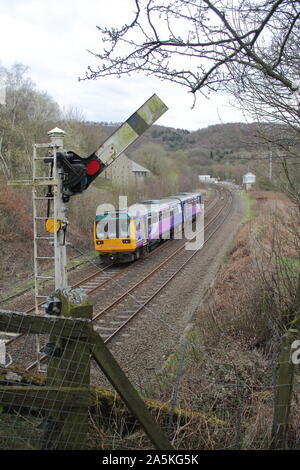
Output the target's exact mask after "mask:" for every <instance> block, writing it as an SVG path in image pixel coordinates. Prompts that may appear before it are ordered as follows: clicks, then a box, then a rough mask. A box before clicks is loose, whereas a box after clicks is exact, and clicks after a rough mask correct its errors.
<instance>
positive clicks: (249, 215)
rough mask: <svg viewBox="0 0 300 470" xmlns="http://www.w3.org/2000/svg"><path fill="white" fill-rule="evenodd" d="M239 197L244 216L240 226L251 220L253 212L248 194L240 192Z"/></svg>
mask: <svg viewBox="0 0 300 470" xmlns="http://www.w3.org/2000/svg"><path fill="white" fill-rule="evenodd" d="M241 197H242V199H243V201H244V203H245V215H244V217H243V219H242V224H244V223H246V222H249V220H251V219H252V218H253V210H252V205H253V203H254V201H253V200H252V199H251V198H250V196H249V193H247V191H244V190H243V191H241Z"/></svg>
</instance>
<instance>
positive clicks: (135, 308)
mask: <svg viewBox="0 0 300 470" xmlns="http://www.w3.org/2000/svg"><path fill="white" fill-rule="evenodd" d="M223 193H226V195H227V197H226V200H224V201H223V202H222V204H221V207H219V206H220V202H221V193H220V191H218V197H217V198H215V199H214V200H213V201H212V203H211V204H210V206H209V207H208V209H207V211H206V217H207V216H208V215H211V214H212V216H211V217H210V218H209V220H208V221H207V222H206V224H205V231H206V234H205V240H204V243H207V242H208V240H209V239H210V238H211V237H212V236H213V234H214V233H215V232H216V231H217V230H218V229H219V227H220V226H221V225H222V223H223V222H224V220H225V218H226V216H227V214H228V213H229V211H230V210H231V202H232V195H231V193H230V192H228V191H225V190H224V191H223ZM208 227H210V228H209V233H207V229H208ZM176 242H177V241H176ZM170 245H173V244H170ZM175 245H176V248H175V249H174V247H172V248H168V249H166V243H163V244H162V245H160V246H159V247H158V248H157V249H156V250H154V251H153V252H152V253H153V254H154V253H157V252H158V251H159V252H160V255H161V256H160V258H159V264H158V265H156V266H155V267H154V268H153V269H152V268H151V267H150V271H149V269H145V266H146V265H147V263H148V261H149V258H151V256H149V257H148V256H146V257H145V258H143V259H141V260H140V261H138V262H135V263H132V264H131V265H129V266H126V267H123V268H118V267H116V266H111V265H110V266H106V267H105V268H103V269H101V270H99V268H98V269H97V271H96V272H94V273H92V274H90V275H88V276H86V278H85V279H82V280H81V281H80V282H78V285H81V286H82V287H83V288H84V289H85V290H86V291H87V293H88V294H89V295H93V293H95V292H96V291H97V290H99V289H101V288H102V287H104V286H107V289H108V290H109V292H107V295H106V298H107V299H108V301H106V305H105V306H102V308H100V309H99V308H98V307H96V308H95V310H97V311H96V313H95V314H94V318H93V322H94V324H95V329H96V330H98V332H99V334H100V335H101V336H102V338H103V339H104V341H105V342H106V343H108V342H110V341H111V340H112V339H113V338H115V337H116V336H117V335H118V333H119V332H120V331H121V330H122V329H123V328H124V327H125V326H126V325H127V324H128V323H129V322H130V321H131V320H132V319H133V318H134V317H135V316H137V315H138V313H139V312H140V311H141V310H142V309H144V308H147V306H148V304H150V302H151V301H152V300H153V299H154V297H156V296H157V295H158V294H159V293H160V292H161V291H162V290H163V288H164V287H165V286H166V285H168V284H169V283H170V281H171V280H172V279H173V278H174V277H175V276H176V275H177V274H178V273H179V272H181V270H182V269H183V268H184V267H185V266H186V265H187V264H188V262H189V261H190V260H191V259H192V258H193V257H194V256H195V255H196V254H197V251H193V252H187V251H186V250H184V242H183V243H181V244H180V246H179V247H178V244H174V246H175ZM163 248H164V249H163ZM156 258H157V257H156ZM143 270H144V273H142V274H141V271H143ZM133 271H134V272H135V274H136V275H138V276H141V277H140V279H139V281H137V282H136V281H134V279H131V281H130V280H129V279H127V277H128V274H129V273H131V272H133ZM123 278H124V279H125V280H126V283H125V284H126V287H124V285H122V283H121V282H120V281H121V279H123ZM109 286H111V287H110V288H109ZM112 288H114V294H115V293H116V292H117V291H119V292H120V291H121V294H119V295H114V296H113V295H112V294H111V291H112ZM105 291H106V289H105ZM137 293H138V294H137ZM112 298H113V300H111V299H112ZM101 303H102V305H103V298H102V301H101ZM104 303H105V301H104ZM96 304H97V302H96ZM125 304H126V306H125ZM33 310H34V307H32V308H31V309H29V310H28V312H30V311H33ZM21 336H23V335H18V337H12V338H9V339H7V342H6V345H7V347H9V349H10V348H12V350H11V352H10V355H11V356H12V357H13V356H15V354H14V352H13V350H15V349H18V346H17V344H16V342H17V340H18V339H20V337H21ZM21 343H22V341H21ZM26 343H27V342H26ZM20 346H21V348H22V350H23V351H24V348H25V345H21V344H20ZM27 349H28V351H27V352H28V354H27V353H26V355H25V356H26V360H25V361H21V362H22V367H24V368H26V369H27V370H33V369H34V368H35V367H36V366H37V361H31V362H30V364H29V365H28V359H29V357H28V356H31V357H34V356H32V351H31V353H30V351H29V349H33V348H32V347H29V348H28V347H27ZM17 356H18V354H17ZM24 359H25V357H24ZM45 359H46V357H44V356H43V357H41V358H40V360H41V361H42V362H43V361H45ZM26 361H27V364H26ZM13 362H14V363H15V361H13Z"/></svg>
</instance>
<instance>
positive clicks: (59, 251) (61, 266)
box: [48, 127, 68, 289]
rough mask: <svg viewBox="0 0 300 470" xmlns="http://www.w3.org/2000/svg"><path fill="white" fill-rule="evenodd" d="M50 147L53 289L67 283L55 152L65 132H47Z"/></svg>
mask: <svg viewBox="0 0 300 470" xmlns="http://www.w3.org/2000/svg"><path fill="white" fill-rule="evenodd" d="M48 135H49V137H50V142H51V145H53V156H54V165H53V176H54V178H55V179H56V180H57V185H56V186H54V188H53V192H54V221H53V222H54V257H55V289H61V288H63V287H66V286H67V284H68V281H67V250H66V236H65V228H66V225H67V219H66V204H65V203H64V202H63V200H62V173H63V171H62V169H60V168H59V167H58V166H57V158H56V153H57V151H62V150H63V139H64V136H65V132H64V131H63V130H61V129H59V128H57V127H56V128H55V129H52V130H51V131H50V132H48ZM57 221H59V222H60V230H56V227H57Z"/></svg>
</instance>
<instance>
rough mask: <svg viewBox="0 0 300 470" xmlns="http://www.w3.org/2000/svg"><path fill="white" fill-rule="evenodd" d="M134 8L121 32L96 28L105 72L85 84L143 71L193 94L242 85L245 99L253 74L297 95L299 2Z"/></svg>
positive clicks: (246, 0) (191, 2)
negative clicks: (131, 16)
mask: <svg viewBox="0 0 300 470" xmlns="http://www.w3.org/2000/svg"><path fill="white" fill-rule="evenodd" d="M135 7H136V12H135V14H134V17H133V18H132V19H131V20H130V21H128V23H127V24H125V25H124V26H122V27H121V28H115V27H111V28H106V27H101V26H97V28H98V29H99V31H100V33H101V36H102V39H103V41H104V45H105V48H104V49H103V50H102V51H100V52H98V53H95V52H92V54H94V55H95V56H96V57H98V58H99V59H100V60H101V66H99V68H98V69H97V70H93V69H92V68H91V67H89V68H88V71H87V73H86V78H88V79H94V78H97V77H103V76H107V75H117V76H121V75H123V74H131V73H133V72H143V73H148V74H152V75H155V76H157V77H158V78H160V79H162V80H170V81H172V82H175V83H178V84H180V85H183V86H185V87H187V88H188V90H189V91H190V92H192V93H194V94H195V93H196V92H197V91H201V92H209V91H217V90H222V89H223V90H224V89H225V90H227V87H228V84H231V83H232V82H233V81H236V80H237V79H238V80H239V89H240V92H241V93H242V92H243V91H244V89H245V87H246V86H247V83H245V82H244V80H245V77H247V76H248V74H249V72H250V73H252V72H255V73H258V74H259V75H260V76H261V77H268V79H269V80H270V81H271V82H272V83H275V84H276V86H277V87H280V89H283V90H284V89H285V90H288V92H289V93H291V92H295V91H296V90H298V83H297V79H298V78H299V72H298V70H299V68H298V70H297V67H296V66H295V62H298V65H299V53H298V49H297V47H296V45H295V39H297V42H298V39H299V15H300V5H299V2H298V1H296V0H276V1H271V0H215V1H213V2H212V1H210V0H202V1H201V2H199V1H197V2H196V1H195V0H173V1H172V0H160V1H157V0H156V1H153V0H135ZM291 44H294V46H291ZM287 50H289V54H286V51H287ZM293 51H294V52H293Z"/></svg>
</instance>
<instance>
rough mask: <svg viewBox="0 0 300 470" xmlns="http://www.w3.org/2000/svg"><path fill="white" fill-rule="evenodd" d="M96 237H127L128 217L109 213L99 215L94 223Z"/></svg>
mask: <svg viewBox="0 0 300 470" xmlns="http://www.w3.org/2000/svg"><path fill="white" fill-rule="evenodd" d="M96 237H97V238H98V239H101V238H127V237H129V219H128V218H127V217H118V216H111V215H104V216H100V217H99V219H98V220H97V224H96Z"/></svg>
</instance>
